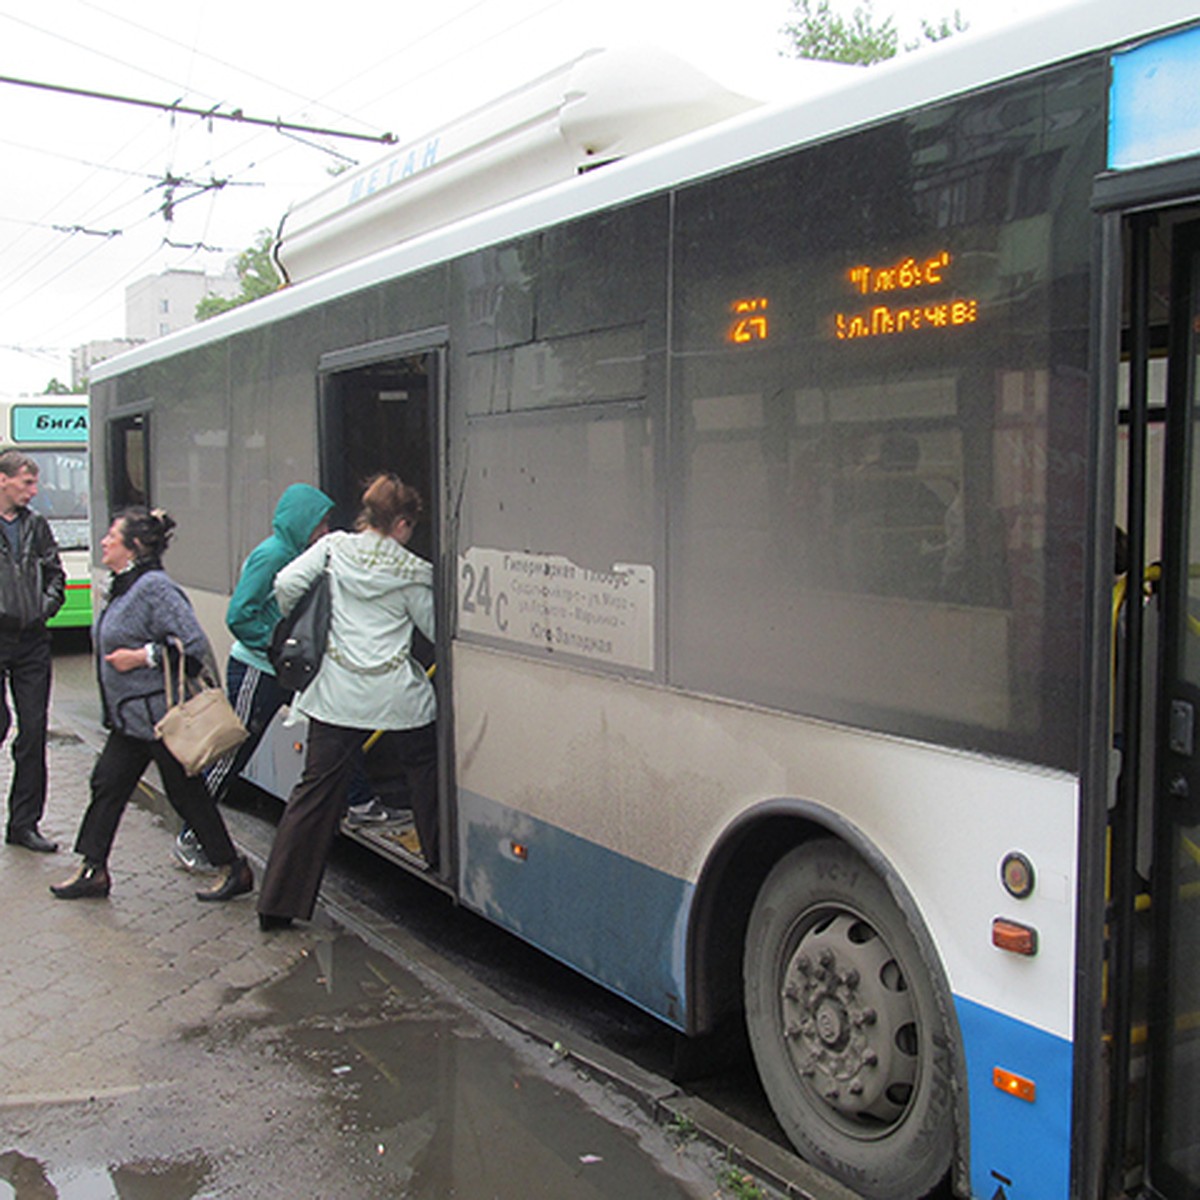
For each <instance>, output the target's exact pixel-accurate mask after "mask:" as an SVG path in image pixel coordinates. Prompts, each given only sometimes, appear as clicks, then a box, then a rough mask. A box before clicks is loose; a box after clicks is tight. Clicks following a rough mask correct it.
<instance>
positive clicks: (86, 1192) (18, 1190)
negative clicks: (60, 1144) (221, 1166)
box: [0, 1150, 211, 1200]
mask: <svg viewBox="0 0 1200 1200" xmlns="http://www.w3.org/2000/svg"><path fill="white" fill-rule="evenodd" d="M210 1171H211V1168H210V1166H209V1165H208V1164H207V1163H205V1162H203V1161H194V1162H182V1163H171V1162H157V1161H150V1162H135V1163H125V1164H122V1165H121V1166H115V1167H109V1168H104V1167H101V1168H88V1169H83V1170H64V1171H62V1172H59V1173H58V1175H57V1177H56V1178H55V1179H54V1181H53V1182H51V1180H50V1178H49V1177H48V1175H47V1173H46V1167H45V1165H44V1164H43V1163H41V1162H39V1161H38V1160H37V1159H36V1158H29V1157H27V1156H26V1155H24V1154H20V1153H18V1152H17V1151H15V1150H9V1151H6V1152H4V1153H2V1154H0V1200H197V1198H199V1197H200V1196H202V1195H203V1190H202V1189H203V1187H204V1184H205V1181H206V1180H207V1179H208V1177H209V1174H210Z"/></svg>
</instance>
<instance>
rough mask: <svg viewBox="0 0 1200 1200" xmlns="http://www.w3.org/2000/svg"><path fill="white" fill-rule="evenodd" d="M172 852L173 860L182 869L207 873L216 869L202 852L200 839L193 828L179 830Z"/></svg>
mask: <svg viewBox="0 0 1200 1200" xmlns="http://www.w3.org/2000/svg"><path fill="white" fill-rule="evenodd" d="M173 853H174V855H175V861H176V862H178V863H179V865H180V866H181V867H183V868H184V870H187V871H195V872H196V873H197V874H208V873H209V872H212V871H215V870H216V869H217V868H216V867H214V866H213V865H212V863H210V862H209V861H208V855H207V854H205V853H204V847H203V846H201V845H200V839H199V838H198V837H197V836H196V831H195V830H194V829H183V830H181V831H180V833H179V836H178V837H177V838H176V839H175V846H174V850H173Z"/></svg>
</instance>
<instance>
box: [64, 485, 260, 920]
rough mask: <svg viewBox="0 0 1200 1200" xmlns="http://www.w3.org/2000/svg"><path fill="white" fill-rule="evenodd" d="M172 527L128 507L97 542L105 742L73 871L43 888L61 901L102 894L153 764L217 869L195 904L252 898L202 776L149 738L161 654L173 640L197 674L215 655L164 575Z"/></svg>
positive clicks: (160, 701) (159, 693) (158, 516)
mask: <svg viewBox="0 0 1200 1200" xmlns="http://www.w3.org/2000/svg"><path fill="white" fill-rule="evenodd" d="M174 527H175V522H174V521H173V520H172V519H171V518H170V517H169V516H168V515H167V514H166V513H165V512H162V511H161V510H158V509H156V510H155V511H154V512H147V511H146V509H144V508H130V509H127V510H126V511H125V512H123V513H121V514H119V515H118V516H117V518H116V519H115V520H114V521H113V523H112V526H111V527H110V529H109V531H108V533H107V534H105V536H104V538H103V540H102V541H101V543H100V547H101V551H102V557H101V561H102V562H103V563H104V565H105V566H106V567H108V568H109V569H110V570H111V571H112V584H111V586H110V588H109V592H108V603H107V604H106V605H105V607H104V608H103V609H102V610H101V612H100V614H99V616H98V617H97V618H96V624H95V627H94V629H93V630H92V641H93V644H94V645H95V647H96V657H97V665H98V674H99V679H100V700H101V704H102V706H103V710H104V724H105V726H106V727H107V728H108V731H109V733H108V739H107V741H106V742H105V743H104V749H103V750H102V751H101V752H100V757H99V758H98V759H97V760H96V765H95V767H94V768H93V770H92V777H91V791H92V798H91V803H90V804H89V805H88V808H87V811H86V812H85V813H84V815H83V822H82V824H81V825H80V827H79V834H78V836H77V837H76V839H75V850H76V852H77V853H79V854H81V855H82V856H83V862H82V864H81V865H80V867H79V870H78V871H76V873H75V874H74V875H73V876H72V877H71V878H70V879H68V880H67V881H66V882H64V883H60V884H54V885H52V886H51V888H50V890H51V892H53V893H54V895H55V896H57V897H58V898H59V899H60V900H79V899H84V898H87V897H103V896H107V895H108V893H109V888H110V887H111V880H110V877H109V873H108V855H109V851H110V850H111V848H112V843H113V838H114V837H115V836H116V832H117V826H118V825H119V823H120V820H121V815H122V813H123V812H124V811H125V806H126V804H128V802H129V798H130V796H132V795H133V789H134V788H135V787H136V786H137V783H138V780H139V779H140V778H141V776H142V772H143V771H145V769H146V767H147V766H148V765H149V763H150V762H151V760H153V761H154V762H155V763H157V764H158V769H159V773H160V774H161V775H162V781H163V787H164V790H165V791H166V794H167V799H168V800H169V801H170V802H171V804H172V805H173V806H174V808H175V810H176V811H177V812H178V813H179V815H180V816H181V817H183V819H184V820H185V821H186V822H187V823H188V824H189V825H190V826H191V827H192V828H193V829H194V830H195V831H196V834H197V836H198V837H199V839H200V843H201V845H202V846H203V847H204V850H205V853H206V854H207V855H208V856H209V859H210V860H211V861H212V863H213V864H214V865H215V866H216V867H217V868H218V875H217V878H216V880H215V882H214V883H213V885H212V886H211V887H209V888H206V889H205V890H203V891H199V892H197V893H196V898H197V899H198V900H231V899H232V898H233V897H234V896H240V895H242V894H243V893H245V892H248V891H250V890H251V889H252V888H253V886H254V876H253V873H252V872H251V870H250V864H249V863H248V862H247V861H246V859H245V858H244V857H243V856H242V855H239V854H238V852H237V850H236V849H235V848H234V845H233V842H232V841H231V840H230V837H229V831H228V830H227V829H226V828H225V822H224V821H223V820H222V819H221V815H220V813H219V812H218V811H217V806H216V804H215V803H214V802H213V800H212V797H211V796H210V795H209V793H208V789H207V788H206V787H205V786H204V780H203V779H201V778H200V777H199V776H189V775H186V774H185V773H184V770H183V768H182V767H181V766H180V765H179V763H178V762H176V761H175V759H174V758H173V757H172V755H171V752H170V751H169V750H168V749H167V748H166V746H165V745H164V744H163V743H162V742H160V741H158V740H157V738H155V736H154V726H155V723H156V722H157V721H158V720H159V719H160V718H161V717H162V715H163V713H164V712H166V708H167V698H166V689H165V684H164V679H163V669H162V661H163V656H164V655H167V654H168V653H169V650H168V648H169V647H172V646H174V644H175V643H176V642H178V643H181V644H182V646H183V650H184V656H185V664H186V670H187V672H188V674H189V675H195V674H197V673H198V672H199V671H200V670H201V669H202V667H203V666H204V665H205V664H206V662H211V656H212V652H211V650H210V649H209V645H208V639H207V638H206V637H205V635H204V630H203V629H201V627H200V623H199V621H197V620H196V614H195V613H194V612H193V611H192V606H191V603H190V602H189V601H188V598H187V596H185V595H184V593H183V590H182V589H181V588H180V587H179V585H178V584H176V583H175V582H174V581H173V580H172V579H171V578H170V576H169V575H167V573H166V572H165V571H164V570H163V566H162V556H163V553H164V551H165V550H166V548H167V544H168V542H169V541H170V539H171V531H172V530H173V529H174Z"/></svg>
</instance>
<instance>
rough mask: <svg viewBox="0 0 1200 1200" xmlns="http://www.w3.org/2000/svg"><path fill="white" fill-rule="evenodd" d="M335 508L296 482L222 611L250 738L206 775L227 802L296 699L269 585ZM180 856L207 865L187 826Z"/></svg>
mask: <svg viewBox="0 0 1200 1200" xmlns="http://www.w3.org/2000/svg"><path fill="white" fill-rule="evenodd" d="M332 508H333V501H332V500H331V499H330V498H329V497H328V496H327V495H325V493H324V492H323V491H321V490H320V489H319V488H315V487H313V486H312V485H311V484H307V483H293V484H292V485H291V486H290V487H288V488H286V489H285V490H284V492H283V495H282V496H280V497H279V503H278V504H276V505H275V516H274V518H273V519H272V521H271V530H272V533H271V536H270V537H269V538H266V539H265V540H263V541H261V542H259V544H258V545H257V546H255V547H254V549H253V550H251V551H250V553H249V555H248V556H247V558H246V561H245V562H244V563H243V564H242V573H241V575H240V576H239V578H238V582H237V587H235V588H234V590H233V595H232V596H231V597H230V599H229V607H228V608H227V609H226V611H225V624H226V626H227V627H228V629H229V632H230V633H232V634H233V636H234V639H235V640H234V643H233V649H232V650H230V652H229V661H228V663H227V664H226V667H225V690H226V691H227V692H228V694H229V703H230V704H232V705H233V707H234V710H235V711H236V712H237V715H238V716H239V717H240V718H241V720H242V724H243V725H245V726H246V729H247V730H248V731H249V733H250V736H249V737H248V738H247V739H246V740H245V741H244V742H243V743H242V744H241V745H240V746H238V747H237V749H236V750H231V751H230V752H229V753H228V754H226V755H225V756H224V757H223V758H220V759H218V760H217V761H216V762H215V763H213V765H212V766H211V767H209V769H208V770H207V771H206V772H205V776H204V781H205V783H206V784H207V785H208V790H209V793H210V794H211V795H212V797H213V799H214V800H215V801H217V802H220V801H222V800H224V799H225V797H226V795H227V794H228V792H229V788H230V786H231V785H232V783H233V781H234V780H235V779H237V777H238V775H239V774H241V770H242V768H243V767H244V766H245V765H246V763H247V762H248V761H249V760H250V755H251V754H253V753H254V750H255V747H257V745H258V743H259V741H260V740H261V738H262V735H263V733H264V731H265V730H266V728H267V726H268V725H269V724H270V723H271V718H272V717H273V716H274V715H275V714H276V712H278V711H279V708H280V706H281V705H283V704H286V703H287V702H288V701H289V700H290V699H291V693H290V692H287V691H284V689H283V688H281V687H280V686H279V681H278V680H277V679H276V678H275V671H274V668H273V667H272V666H271V662H270V660H269V659H268V658H267V646H268V645H269V644H270V641H271V631H272V630H273V629H274V628H275V623H276V621H278V620H279V617H280V612H279V605H278V604H277V603H276V602H275V593H274V590H273V588H272V584H273V583H274V581H275V576H276V574H277V573H278V572H279V571H280V570H281V569H282V568H283V567H286V566H287V564H288V563H290V562H291V561H292V559H293V558H295V557H296V556H297V555H298V554H300V552H301V551H302V550H304V549H306V548H307V547H308V546H311V545H312V543H313V542H315V541H316V540H317V539H318V538H319V537H321V536H322V535H323V534H325V533H326V532H327V531H328V529H329V513H330V510H331V509H332ZM175 857H176V858H177V859H178V860H179V861H180V862H181V863H182V864H183V865H184V866H185V867H188V868H189V869H192V870H199V869H203V868H205V867H206V866H207V865H208V864H207V862H206V860H205V857H204V852H203V850H202V849H201V848H200V845H199V842H197V840H196V837H195V834H194V833H193V832H192V831H191V830H190V829H186V828H185V829H184V830H183V831H182V832H181V833H180V834H179V837H178V838H176V840H175Z"/></svg>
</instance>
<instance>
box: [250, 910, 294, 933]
mask: <svg viewBox="0 0 1200 1200" xmlns="http://www.w3.org/2000/svg"><path fill="white" fill-rule="evenodd" d="M258 927H259V929H261V930H262V931H263V933H268V932H269V931H270V930H272V929H291V927H292V918H291V917H277V916H275V915H274V913H259V914H258Z"/></svg>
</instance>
